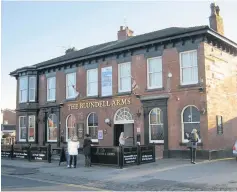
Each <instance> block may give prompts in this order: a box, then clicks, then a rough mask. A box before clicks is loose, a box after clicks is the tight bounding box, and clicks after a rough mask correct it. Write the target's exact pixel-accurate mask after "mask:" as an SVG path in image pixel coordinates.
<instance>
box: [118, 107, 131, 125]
mask: <svg viewBox="0 0 237 192" xmlns="http://www.w3.org/2000/svg"><path fill="white" fill-rule="evenodd" d="M128 123H134V120H133V116H132V114H131V113H130V110H129V108H127V107H123V108H120V109H118V110H117V112H116V113H115V115H114V124H128Z"/></svg>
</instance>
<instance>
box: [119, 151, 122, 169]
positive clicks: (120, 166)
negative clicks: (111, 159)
mask: <svg viewBox="0 0 237 192" xmlns="http://www.w3.org/2000/svg"><path fill="white" fill-rule="evenodd" d="M119 168H120V169H122V168H123V147H122V146H119Z"/></svg>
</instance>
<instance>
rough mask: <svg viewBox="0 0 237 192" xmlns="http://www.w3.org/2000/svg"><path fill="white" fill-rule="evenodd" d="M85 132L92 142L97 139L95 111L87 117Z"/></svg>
mask: <svg viewBox="0 0 237 192" xmlns="http://www.w3.org/2000/svg"><path fill="white" fill-rule="evenodd" d="M87 133H88V134H89V135H90V136H91V139H92V141H93V142H97V141H98V117H97V115H96V114H95V113H90V114H89V115H88V117H87Z"/></svg>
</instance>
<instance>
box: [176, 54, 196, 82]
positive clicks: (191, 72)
mask: <svg viewBox="0 0 237 192" xmlns="http://www.w3.org/2000/svg"><path fill="white" fill-rule="evenodd" d="M180 81H181V82H180V83H181V85H190V84H196V83H198V65H197V51H196V50H195V51H188V52H183V53H180Z"/></svg>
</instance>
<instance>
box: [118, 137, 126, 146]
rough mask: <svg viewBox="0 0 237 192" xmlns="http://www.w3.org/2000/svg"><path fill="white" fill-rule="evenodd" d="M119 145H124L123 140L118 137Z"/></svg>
mask: <svg viewBox="0 0 237 192" xmlns="http://www.w3.org/2000/svg"><path fill="white" fill-rule="evenodd" d="M119 144H120V145H125V138H123V137H120V138H119Z"/></svg>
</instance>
